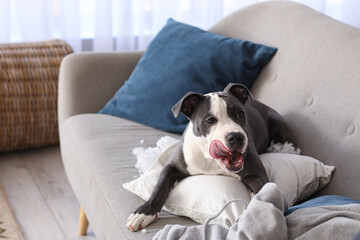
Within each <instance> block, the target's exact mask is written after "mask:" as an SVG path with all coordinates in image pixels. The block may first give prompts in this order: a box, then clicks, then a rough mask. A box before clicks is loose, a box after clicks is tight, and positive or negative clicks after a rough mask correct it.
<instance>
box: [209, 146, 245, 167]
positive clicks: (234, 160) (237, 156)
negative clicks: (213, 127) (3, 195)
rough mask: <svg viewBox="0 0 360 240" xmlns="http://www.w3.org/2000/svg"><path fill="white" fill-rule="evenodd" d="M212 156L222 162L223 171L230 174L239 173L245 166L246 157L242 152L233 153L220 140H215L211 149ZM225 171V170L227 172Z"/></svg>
mask: <svg viewBox="0 0 360 240" xmlns="http://www.w3.org/2000/svg"><path fill="white" fill-rule="evenodd" d="M209 153H210V156H211V157H212V158H214V159H218V160H220V164H221V165H222V167H223V169H224V168H225V169H226V170H227V171H229V172H236V173H237V172H239V171H241V169H242V168H243V166H244V156H243V154H241V153H240V152H237V151H233V152H231V151H230V150H229V149H227V148H226V147H225V146H224V144H222V143H221V141H219V140H213V141H212V142H211V144H210V149H209ZM225 169H224V170H225Z"/></svg>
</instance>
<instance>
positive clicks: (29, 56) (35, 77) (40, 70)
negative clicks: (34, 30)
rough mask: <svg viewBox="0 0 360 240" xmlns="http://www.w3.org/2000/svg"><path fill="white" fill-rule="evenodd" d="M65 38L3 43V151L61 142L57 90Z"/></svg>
mask: <svg viewBox="0 0 360 240" xmlns="http://www.w3.org/2000/svg"><path fill="white" fill-rule="evenodd" d="M71 52H72V49H71V47H70V46H69V45H67V44H66V43H65V42H64V41H61V40H51V41H45V42H36V43H15V44H0V152H6V151H13V150H20V149H27V148H33V147H40V146H46V145H52V144H56V143H58V142H59V134H58V122H57V92H58V91H57V89H58V75H59V67H60V63H61V60H62V59H63V58H64V56H65V55H67V54H69V53H71Z"/></svg>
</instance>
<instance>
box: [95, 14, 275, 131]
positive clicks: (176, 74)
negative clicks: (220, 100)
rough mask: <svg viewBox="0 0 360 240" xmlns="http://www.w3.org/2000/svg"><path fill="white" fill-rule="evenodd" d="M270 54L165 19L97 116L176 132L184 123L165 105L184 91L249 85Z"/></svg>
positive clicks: (269, 49) (255, 46)
mask: <svg viewBox="0 0 360 240" xmlns="http://www.w3.org/2000/svg"><path fill="white" fill-rule="evenodd" d="M275 52H276V49H275V48H273V47H268V46H264V45H262V44H256V43H253V42H249V41H245V40H240V39H234V38H228V37H224V36H220V35H218V34H214V33H211V32H207V31H204V30H201V29H199V28H197V27H193V26H190V25H187V24H183V23H180V22H177V21H175V20H173V19H169V20H168V21H167V24H166V25H165V27H164V28H163V29H162V30H161V31H160V32H159V33H158V35H157V36H156V37H155V38H154V40H153V41H152V42H151V43H150V45H149V47H148V48H147V50H146V52H145V53H144V55H143V56H142V58H141V59H140V61H139V63H138V64H137V66H136V67H135V69H134V72H133V73H132V74H131V76H130V78H129V80H128V81H126V82H125V84H124V86H123V87H121V88H120V90H119V91H118V92H117V93H116V94H115V96H114V97H113V98H112V99H111V100H109V102H108V103H107V104H106V106H105V107H104V108H103V109H102V110H100V113H104V114H110V115H114V116H119V117H123V118H126V119H129V120H133V121H136V122H140V123H143V124H145V125H148V126H152V127H155V128H157V129H160V130H163V131H168V132H176V133H182V132H183V131H184V129H185V127H186V125H187V123H188V119H187V118H186V117H185V116H183V115H180V116H179V117H178V118H175V117H174V115H173V113H172V112H171V107H172V106H174V105H175V104H176V103H177V102H178V101H179V100H180V99H181V98H182V97H183V96H184V95H185V94H186V93H188V92H198V93H204V94H205V93H209V92H216V91H222V90H223V89H224V88H225V87H226V86H227V85H228V84H229V83H232V82H238V83H242V84H244V85H246V86H247V87H250V86H251V84H252V83H253V81H254V79H255V77H256V76H257V75H258V73H259V72H260V70H261V69H262V68H263V67H264V66H265V65H266V64H267V63H268V62H269V61H270V60H271V58H272V57H273V56H274V54H275Z"/></svg>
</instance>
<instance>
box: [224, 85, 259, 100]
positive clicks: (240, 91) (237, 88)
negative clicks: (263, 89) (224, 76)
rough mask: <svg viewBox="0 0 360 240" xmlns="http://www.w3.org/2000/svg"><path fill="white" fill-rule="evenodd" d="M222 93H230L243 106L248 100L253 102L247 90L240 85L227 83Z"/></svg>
mask: <svg viewBox="0 0 360 240" xmlns="http://www.w3.org/2000/svg"><path fill="white" fill-rule="evenodd" d="M224 92H228V93H231V94H232V95H234V96H235V97H236V98H237V99H239V100H240V102H242V103H243V104H245V103H246V101H247V100H248V99H249V98H250V99H251V100H254V99H253V97H252V95H251V93H250V91H249V89H248V88H247V87H245V86H244V85H242V84H240V83H229V85H227V87H226V88H225V89H224Z"/></svg>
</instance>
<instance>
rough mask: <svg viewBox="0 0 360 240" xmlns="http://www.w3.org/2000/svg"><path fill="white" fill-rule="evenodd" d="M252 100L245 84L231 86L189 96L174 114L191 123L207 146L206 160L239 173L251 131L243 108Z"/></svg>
mask: <svg viewBox="0 0 360 240" xmlns="http://www.w3.org/2000/svg"><path fill="white" fill-rule="evenodd" d="M249 98H250V99H251V100H252V96H251V93H250V91H249V90H248V89H247V88H246V87H245V86H244V85H242V84H229V85H228V86H227V87H226V88H225V89H224V91H223V92H215V93H209V94H205V95H203V94H199V93H191V92H190V93H188V94H186V95H185V96H184V97H183V98H182V99H181V100H180V101H179V102H178V103H177V104H175V105H174V107H173V108H172V111H173V113H174V116H175V117H178V115H179V114H180V112H182V113H183V114H184V115H185V116H186V117H187V118H188V119H189V120H190V122H191V126H192V128H191V129H187V131H192V133H193V134H194V135H195V136H196V138H195V139H197V141H199V142H201V144H202V145H203V144H206V152H204V154H205V156H208V157H209V158H213V159H215V160H216V162H217V163H218V164H219V166H220V167H221V168H222V169H223V170H224V171H227V172H233V173H237V172H239V171H241V169H242V168H243V166H244V158H245V156H246V150H247V147H248V141H249V138H248V134H249V130H248V129H249V127H248V123H247V116H246V111H245V107H244V104H245V103H246V101H247V100H248V99H249Z"/></svg>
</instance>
